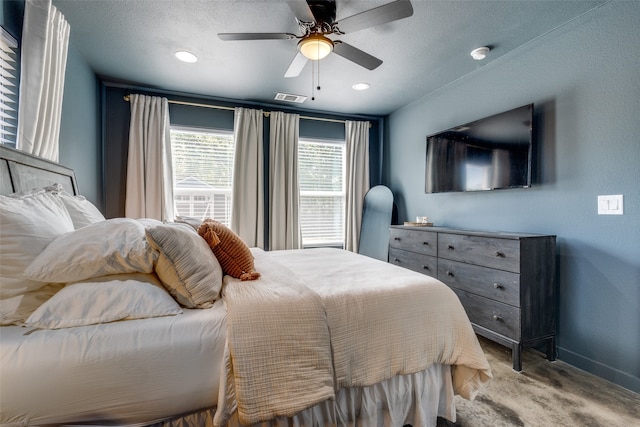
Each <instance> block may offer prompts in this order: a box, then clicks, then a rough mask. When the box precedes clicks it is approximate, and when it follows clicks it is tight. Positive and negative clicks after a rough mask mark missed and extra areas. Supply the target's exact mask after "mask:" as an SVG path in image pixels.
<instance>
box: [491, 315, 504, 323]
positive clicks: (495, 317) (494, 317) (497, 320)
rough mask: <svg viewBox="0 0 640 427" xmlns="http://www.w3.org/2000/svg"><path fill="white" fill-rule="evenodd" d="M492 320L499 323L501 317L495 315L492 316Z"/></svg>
mask: <svg viewBox="0 0 640 427" xmlns="http://www.w3.org/2000/svg"><path fill="white" fill-rule="evenodd" d="M493 320H495V321H496V322H501V321H502V317H500V316H498V315H497V314H494V315H493Z"/></svg>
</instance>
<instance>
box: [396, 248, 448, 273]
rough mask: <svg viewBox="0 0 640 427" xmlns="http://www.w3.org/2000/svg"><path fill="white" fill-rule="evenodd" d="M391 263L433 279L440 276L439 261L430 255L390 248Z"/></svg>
mask: <svg viewBox="0 0 640 427" xmlns="http://www.w3.org/2000/svg"><path fill="white" fill-rule="evenodd" d="M389 262H390V263H391V264H395V265H399V266H401V267H404V268H408V269H410V270H413V271H417V272H418V273H424V274H426V275H429V276H432V277H436V275H437V274H438V268H437V267H438V259H437V258H436V257H432V256H429V255H422V254H418V253H415V252H409V251H404V250H402V249H396V248H393V247H391V248H389Z"/></svg>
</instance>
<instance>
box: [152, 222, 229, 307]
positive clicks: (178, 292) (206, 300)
mask: <svg viewBox="0 0 640 427" xmlns="http://www.w3.org/2000/svg"><path fill="white" fill-rule="evenodd" d="M147 240H148V241H149V244H150V245H151V247H152V248H153V249H154V250H156V251H157V252H158V258H157V260H156V264H155V271H156V274H157V275H158V277H159V278H160V281H161V282H162V284H163V285H164V287H165V288H166V289H167V290H168V291H169V293H170V294H171V295H172V296H173V298H174V299H175V300H176V301H178V302H179V303H180V304H181V305H182V306H183V307H187V308H208V307H211V306H212V305H213V303H214V302H215V301H216V300H217V299H218V297H219V295H220V289H221V288H222V268H221V267H220V264H219V263H218V260H217V259H216V257H215V256H214V255H213V253H211V250H210V249H209V247H208V246H207V243H206V242H205V241H204V240H203V239H202V238H201V237H200V236H198V233H196V231H195V230H194V229H193V227H191V226H190V225H188V224H182V223H168V224H160V225H156V226H151V227H149V228H147Z"/></svg>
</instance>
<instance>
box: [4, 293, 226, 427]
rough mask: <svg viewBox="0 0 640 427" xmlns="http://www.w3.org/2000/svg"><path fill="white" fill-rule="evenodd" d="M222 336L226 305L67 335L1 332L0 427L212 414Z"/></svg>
mask: <svg viewBox="0 0 640 427" xmlns="http://www.w3.org/2000/svg"><path fill="white" fill-rule="evenodd" d="M225 336H226V310H225V307H224V303H223V302H222V301H217V302H216V303H215V304H214V306H213V307H212V308H209V309H200V310H187V309H185V310H184V312H183V314H179V315H176V316H167V317H157V318H151V319H141V320H126V321H119V322H113V323H106V324H99V325H91V326H83V327H75V328H68V329H58V330H33V329H28V328H24V327H20V326H5V327H2V328H0V340H1V342H2V345H1V347H0V350H1V351H0V378H1V379H2V387H0V422H1V423H2V425H45V424H56V423H60V422H65V423H69V422H72V421H73V420H77V421H87V420H96V421H99V420H109V422H110V423H113V422H118V423H122V424H135V423H140V422H145V423H149V421H150V420H158V421H160V420H163V419H165V418H167V417H171V416H175V415H176V414H183V413H188V412H193V411H197V410H200V409H203V408H209V407H214V406H215V405H216V402H217V400H218V389H219V383H220V371H221V361H222V360H223V352H224V346H225ZM8 385H10V386H8Z"/></svg>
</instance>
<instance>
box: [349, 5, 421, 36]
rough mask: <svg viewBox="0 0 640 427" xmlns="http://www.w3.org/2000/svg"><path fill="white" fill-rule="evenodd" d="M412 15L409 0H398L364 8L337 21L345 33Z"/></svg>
mask: <svg viewBox="0 0 640 427" xmlns="http://www.w3.org/2000/svg"><path fill="white" fill-rule="evenodd" d="M411 15H413V6H411V2H410V1H409V0H398V1H394V2H391V3H387V4H384V5H382V6H378V7H376V8H373V9H369V10H366V11H364V12H361V13H357V14H355V15H352V16H349V17H348V18H344V19H341V20H340V21H338V28H340V31H342V32H343V33H345V34H348V33H353V32H354V31H359V30H362V29H365V28H369V27H375V26H376V25H382V24H386V23H388V22H392V21H396V20H398V19H402V18H407V17H409V16H411Z"/></svg>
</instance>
